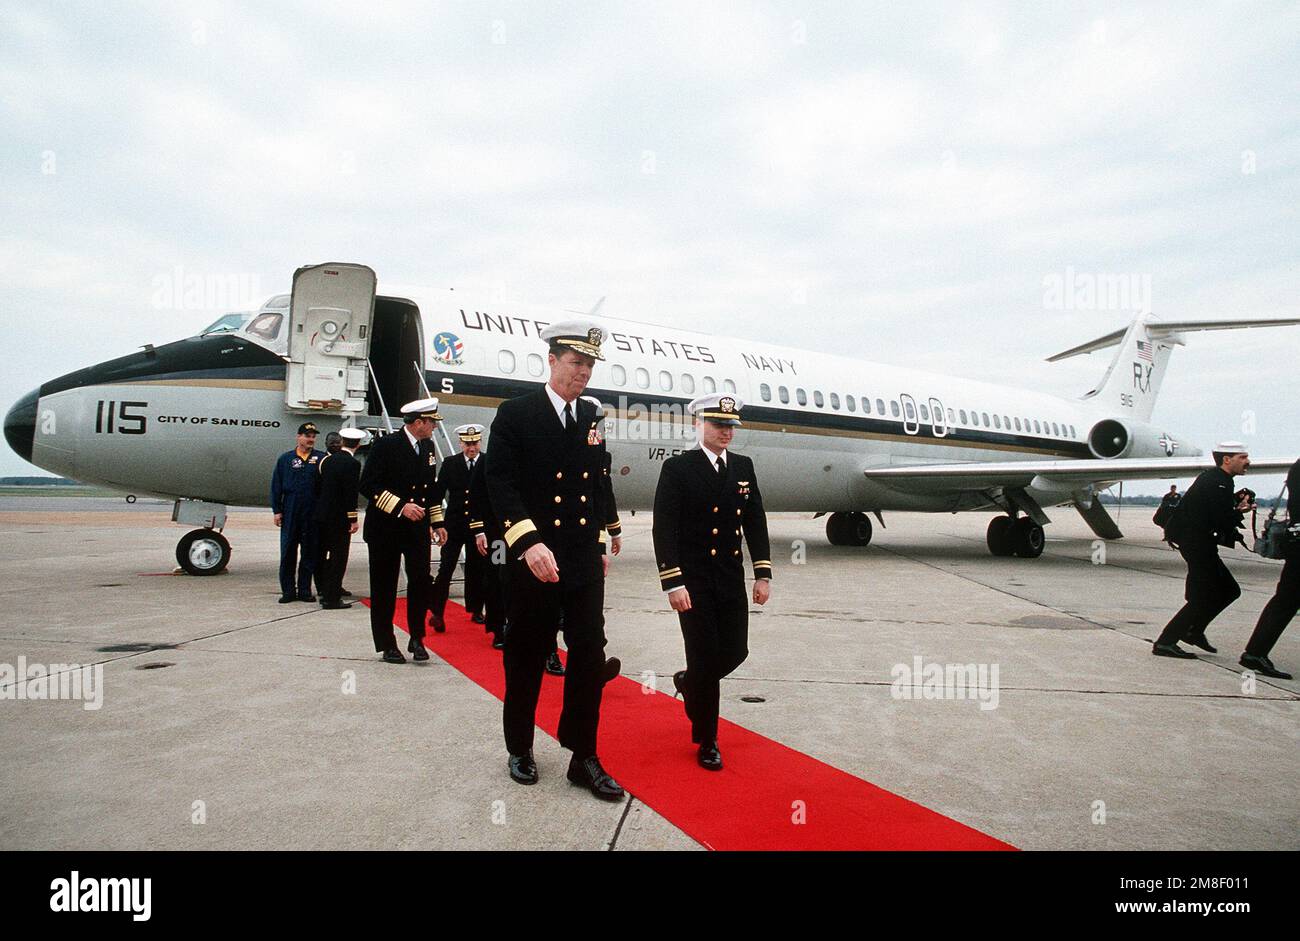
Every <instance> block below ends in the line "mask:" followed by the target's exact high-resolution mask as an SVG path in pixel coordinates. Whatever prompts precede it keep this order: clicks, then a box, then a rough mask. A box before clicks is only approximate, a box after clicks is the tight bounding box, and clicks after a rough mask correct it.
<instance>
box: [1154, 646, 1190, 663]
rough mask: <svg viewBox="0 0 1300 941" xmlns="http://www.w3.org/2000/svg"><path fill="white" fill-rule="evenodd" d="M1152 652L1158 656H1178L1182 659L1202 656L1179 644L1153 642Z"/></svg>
mask: <svg viewBox="0 0 1300 941" xmlns="http://www.w3.org/2000/svg"><path fill="white" fill-rule="evenodd" d="M1151 652H1152V653H1153V654H1155V655H1156V656H1157V657H1177V658H1178V659H1180V660H1199V659H1201V658H1200V657H1198V656H1196V654H1194V653H1192V652H1191V651H1190V650H1184V649H1183V648H1182V647H1179V646H1178V645H1177V644H1152V645H1151Z"/></svg>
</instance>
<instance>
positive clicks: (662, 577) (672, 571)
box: [659, 569, 682, 582]
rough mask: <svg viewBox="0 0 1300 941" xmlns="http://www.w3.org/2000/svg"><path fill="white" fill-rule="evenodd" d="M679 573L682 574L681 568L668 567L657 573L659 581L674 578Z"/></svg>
mask: <svg viewBox="0 0 1300 941" xmlns="http://www.w3.org/2000/svg"><path fill="white" fill-rule="evenodd" d="M680 574H682V570H681V569H668V570H666V571H663V572H660V573H659V581H661V582H664V581H667V580H668V579H670V578H676V577H677V576H678V575H680Z"/></svg>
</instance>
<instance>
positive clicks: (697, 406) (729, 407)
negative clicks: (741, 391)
mask: <svg viewBox="0 0 1300 941" xmlns="http://www.w3.org/2000/svg"><path fill="white" fill-rule="evenodd" d="M744 407H745V403H744V402H743V401H742V400H741V398H740V396H738V395H736V394H734V393H732V392H711V393H709V394H708V395H702V396H700V397H699V398H698V399H693V400H692V401H691V403H690V404H689V405H687V406H686V411H687V412H689V413H690V414H691V415H694V416H695V417H696V418H703V419H706V420H708V421H711V422H715V423H717V424H719V425H732V426H736V425H739V424H740V423H741V422H740V410H741V409H742V408H744Z"/></svg>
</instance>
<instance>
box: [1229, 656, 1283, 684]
mask: <svg viewBox="0 0 1300 941" xmlns="http://www.w3.org/2000/svg"><path fill="white" fill-rule="evenodd" d="M1237 662H1238V663H1240V664H1241V665H1242V666H1243V667H1245V668H1246V669H1247V670H1254V671H1255V672H1256V673H1258V674H1259V675H1260V676H1271V677H1272V678H1273V679H1275V680H1291V679H1295V677H1293V676H1292V675H1291V674H1290V673H1283V672H1282V671H1281V670H1279V669H1278V668H1277V667H1275V666H1273V661H1272V660H1270V659H1268V657H1256V656H1254V655H1253V654H1248V653H1244V654H1242V655H1241V659H1240V660H1238V661H1237Z"/></svg>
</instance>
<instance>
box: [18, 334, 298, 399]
mask: <svg viewBox="0 0 1300 941" xmlns="http://www.w3.org/2000/svg"><path fill="white" fill-rule="evenodd" d="M284 377H285V362H284V360H283V359H281V358H280V357H279V356H278V355H276V354H275V353H274V352H272V351H271V350H268V349H267V348H266V347H264V346H259V345H258V344H256V343H250V342H249V341H248V340H245V339H243V338H241V337H233V336H225V335H221V336H210V337H191V338H190V339H188V340H177V341H176V342H174V343H164V344H163V345H162V346H159V347H156V348H155V349H152V350H141V351H140V352H139V353H131V354H129V355H127V356H119V357H118V358H117V359H110V360H105V361H104V362H102V363H97V364H96V365H94V366H87V367H86V368H85V369H78V370H77V371H76V372H70V373H68V374H67V375H64V376H59V377H58V378H57V379H51V380H50V381H49V382H46V383H43V384H42V385H41V395H43V396H44V395H53V394H54V393H56V392H64V391H66V390H68V389H77V388H81V387H82V386H100V385H112V384H114V383H119V382H145V381H159V380H164V379H230V378H238V379H278V380H281V381H283V380H284Z"/></svg>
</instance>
